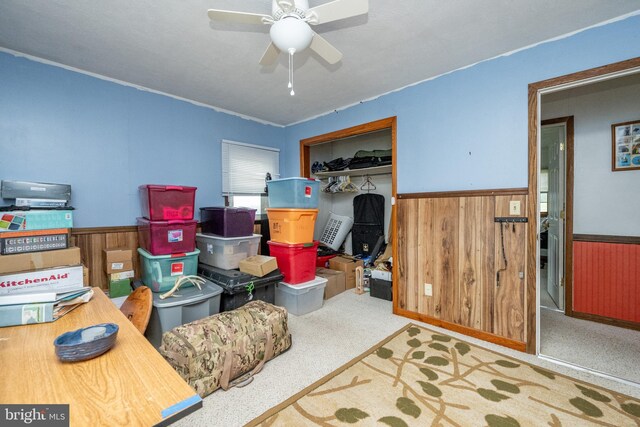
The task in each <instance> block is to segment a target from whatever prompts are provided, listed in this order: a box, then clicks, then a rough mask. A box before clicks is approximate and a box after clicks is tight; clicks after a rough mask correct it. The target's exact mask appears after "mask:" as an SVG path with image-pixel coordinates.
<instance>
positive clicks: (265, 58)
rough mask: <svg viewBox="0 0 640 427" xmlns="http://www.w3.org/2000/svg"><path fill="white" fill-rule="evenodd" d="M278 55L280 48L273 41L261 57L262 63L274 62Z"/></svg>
mask: <svg viewBox="0 0 640 427" xmlns="http://www.w3.org/2000/svg"><path fill="white" fill-rule="evenodd" d="M278 55H280V49H278V47H277V46H276V45H275V44H273V42H272V43H271V44H269V46H267V50H265V51H264V54H263V55H262V58H260V65H271V64H273V63H274V62H276V59H278Z"/></svg>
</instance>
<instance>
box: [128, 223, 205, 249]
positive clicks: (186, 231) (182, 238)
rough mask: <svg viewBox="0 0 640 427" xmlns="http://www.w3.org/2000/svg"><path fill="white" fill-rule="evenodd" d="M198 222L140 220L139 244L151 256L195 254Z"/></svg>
mask: <svg viewBox="0 0 640 427" xmlns="http://www.w3.org/2000/svg"><path fill="white" fill-rule="evenodd" d="M196 225H197V221H195V220H191V221H180V220H174V221H149V220H148V219H146V218H138V244H139V245H140V247H141V248H143V249H144V250H146V251H147V252H149V253H150V254H151V255H170V254H179V253H184V252H193V251H194V250H195V248H196Z"/></svg>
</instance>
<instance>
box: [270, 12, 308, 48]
mask: <svg viewBox="0 0 640 427" xmlns="http://www.w3.org/2000/svg"><path fill="white" fill-rule="evenodd" d="M269 34H270V35H271V40H272V41H273V43H274V44H275V45H276V46H277V47H278V49H280V50H281V51H284V52H290V51H291V49H293V50H294V52H301V51H303V50H305V49H306V48H308V47H309V45H311V40H312V39H313V34H314V33H313V30H311V27H309V24H307V23H306V22H304V21H303V20H301V19H298V18H295V17H285V18H282V19H281V20H279V21H276V22H274V23H273V25H272V26H271V30H270V31H269Z"/></svg>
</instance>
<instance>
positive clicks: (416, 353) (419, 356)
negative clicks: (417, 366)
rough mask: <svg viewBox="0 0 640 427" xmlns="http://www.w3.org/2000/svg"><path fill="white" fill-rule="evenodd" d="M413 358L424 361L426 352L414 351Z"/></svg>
mask: <svg viewBox="0 0 640 427" xmlns="http://www.w3.org/2000/svg"><path fill="white" fill-rule="evenodd" d="M411 357H412V358H413V359H422V358H423V357H424V351H414V352H413V354H412V355H411Z"/></svg>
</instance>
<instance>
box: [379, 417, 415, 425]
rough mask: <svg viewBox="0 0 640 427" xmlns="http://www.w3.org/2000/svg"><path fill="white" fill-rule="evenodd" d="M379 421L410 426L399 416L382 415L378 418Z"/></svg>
mask: <svg viewBox="0 0 640 427" xmlns="http://www.w3.org/2000/svg"><path fill="white" fill-rule="evenodd" d="M378 422H379V423H383V424H386V425H388V426H390V427H409V425H408V424H407V423H405V422H404V421H403V420H401V419H400V418H398V417H382V418H380V419H379V420H378Z"/></svg>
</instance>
